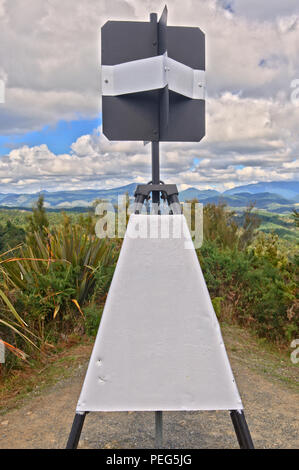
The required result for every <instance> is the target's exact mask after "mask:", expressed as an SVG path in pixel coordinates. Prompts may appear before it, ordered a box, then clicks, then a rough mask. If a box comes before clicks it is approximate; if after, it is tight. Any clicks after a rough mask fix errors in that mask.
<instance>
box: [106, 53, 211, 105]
mask: <svg viewBox="0 0 299 470" xmlns="http://www.w3.org/2000/svg"><path fill="white" fill-rule="evenodd" d="M166 86H168V88H169V90H171V91H174V92H176V93H178V94H180V95H183V96H186V97H187V98H191V99H200V100H204V99H205V89H206V83H205V71H204V70H196V69H192V68H191V67H188V66H187V65H184V64H182V63H180V62H178V61H176V60H174V59H171V58H170V57H168V56H167V53H165V54H163V55H158V56H156V57H149V58H146V59H140V60H132V61H130V62H125V63H123V64H117V65H102V94H103V95H104V96H120V95H126V94H130V93H139V92H143V91H150V90H159V89H162V88H165V87H166Z"/></svg>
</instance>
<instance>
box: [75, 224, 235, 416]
mask: <svg viewBox="0 0 299 470" xmlns="http://www.w3.org/2000/svg"><path fill="white" fill-rule="evenodd" d="M168 224H169V226H170V236H169V237H168V236H167V225H168ZM178 226H180V227H181V228H182V231H183V236H179V237H178V233H177V227H178ZM137 229H139V232H138V231H137ZM149 231H150V234H151V235H152V236H151V237H150V236H146V235H149ZM138 233H139V235H141V236H140V237H137V238H136V235H138ZM190 242H191V237H190V233H189V230H188V227H187V223H186V220H185V217H184V216H183V215H132V216H131V217H130V220H129V224H128V228H127V233H126V236H125V239H124V242H123V245H122V249H121V252H120V256H119V260H118V263H117V266H116V270H115V273H114V277H113V280H112V283H111V287H110V290H109V294H108V297H107V301H106V305H105V308H104V312H103V316H102V320H101V324H100V327H99V331H98V334H97V338H96V341H95V345H94V348H93V352H92V355H91V358H90V362H89V366H88V370H87V373H86V377H85V380H84V384H83V387H82V391H81V395H80V398H79V401H78V405H77V412H84V411H156V410H161V411H164V410H165V411H166V410H169V411H171V410H223V409H226V410H233V409H239V410H240V409H242V408H243V406H242V402H241V399H240V396H239V393H238V389H237V386H236V383H235V380H234V377H233V374H232V371H231V367H230V364H229V360H228V357H227V354H226V350H225V346H224V343H223V339H222V335H221V331H220V327H219V324H218V321H217V318H216V315H215V312H214V309H213V306H212V303H211V300H210V296H209V293H208V290H207V287H206V284H205V281H204V278H203V274H202V271H201V268H200V265H199V262H198V259H197V255H196V252H195V250H194V248H193V244H192V242H191V243H190Z"/></svg>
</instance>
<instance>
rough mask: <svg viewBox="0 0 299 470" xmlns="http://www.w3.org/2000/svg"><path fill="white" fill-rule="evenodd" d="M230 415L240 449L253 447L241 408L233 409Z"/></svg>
mask: <svg viewBox="0 0 299 470" xmlns="http://www.w3.org/2000/svg"><path fill="white" fill-rule="evenodd" d="M230 417H231V419H232V422H233V425H234V428H235V433H236V436H237V439H238V442H239V446H240V449H254V445H253V442H252V439H251V435H250V431H249V428H248V425H247V422H246V419H245V415H244V412H243V411H242V410H233V411H231V412H230Z"/></svg>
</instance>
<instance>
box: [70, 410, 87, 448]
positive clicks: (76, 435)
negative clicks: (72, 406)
mask: <svg viewBox="0 0 299 470" xmlns="http://www.w3.org/2000/svg"><path fill="white" fill-rule="evenodd" d="M85 416H86V413H82V414H79V413H76V414H75V418H74V421H73V425H72V429H71V432H70V435H69V438H68V441H67V445H66V449H77V447H78V443H79V439H80V436H81V431H82V428H83V424H84V420H85Z"/></svg>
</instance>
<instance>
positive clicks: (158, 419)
mask: <svg viewBox="0 0 299 470" xmlns="http://www.w3.org/2000/svg"><path fill="white" fill-rule="evenodd" d="M155 428H156V445H155V448H156V449H162V446H163V414H162V411H155Z"/></svg>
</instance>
